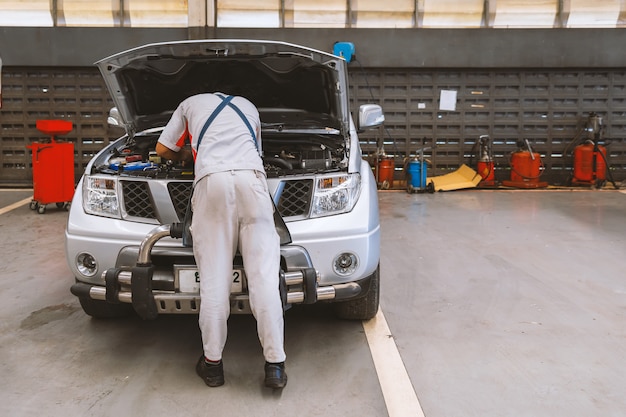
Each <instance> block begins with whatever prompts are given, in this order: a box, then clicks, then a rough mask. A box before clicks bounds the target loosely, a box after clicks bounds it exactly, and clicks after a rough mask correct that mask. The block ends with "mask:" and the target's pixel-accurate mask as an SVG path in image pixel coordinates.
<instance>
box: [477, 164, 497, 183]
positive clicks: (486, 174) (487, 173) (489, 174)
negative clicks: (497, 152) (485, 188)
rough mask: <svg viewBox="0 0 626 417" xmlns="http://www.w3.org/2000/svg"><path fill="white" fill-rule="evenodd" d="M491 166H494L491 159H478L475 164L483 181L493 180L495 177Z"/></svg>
mask: <svg viewBox="0 0 626 417" xmlns="http://www.w3.org/2000/svg"><path fill="white" fill-rule="evenodd" d="M493 168H494V163H493V161H491V162H489V161H487V162H485V161H478V164H477V165H476V169H477V171H478V174H479V175H480V176H481V178H482V179H483V181H494V180H495V179H496V174H495V172H494V170H493Z"/></svg>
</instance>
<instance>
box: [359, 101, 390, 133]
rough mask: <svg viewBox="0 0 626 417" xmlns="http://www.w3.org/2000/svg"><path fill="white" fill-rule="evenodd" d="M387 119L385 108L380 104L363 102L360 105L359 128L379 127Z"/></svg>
mask: <svg viewBox="0 0 626 417" xmlns="http://www.w3.org/2000/svg"><path fill="white" fill-rule="evenodd" d="M384 121H385V115H384V114H383V109H382V108H381V107H380V106H379V105H378V104H363V105H362V106H361V107H359V120H358V123H359V126H358V129H359V130H363V129H371V128H373V127H378V126H380V125H382V124H383V122H384Z"/></svg>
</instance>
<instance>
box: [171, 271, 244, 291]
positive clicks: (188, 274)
mask: <svg viewBox="0 0 626 417" xmlns="http://www.w3.org/2000/svg"><path fill="white" fill-rule="evenodd" d="M174 271H175V274H176V277H177V278H178V285H177V287H178V290H179V291H180V292H185V293H199V292H200V273H199V272H198V269H197V268H194V267H184V266H183V267H180V266H179V267H174ZM243 275H244V274H243V271H242V270H240V269H235V270H233V281H232V283H231V286H230V292H231V293H240V292H242V291H243Z"/></svg>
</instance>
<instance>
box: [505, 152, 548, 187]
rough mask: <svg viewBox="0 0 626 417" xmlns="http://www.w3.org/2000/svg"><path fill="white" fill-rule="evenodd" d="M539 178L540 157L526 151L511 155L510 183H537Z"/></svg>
mask: <svg viewBox="0 0 626 417" xmlns="http://www.w3.org/2000/svg"><path fill="white" fill-rule="evenodd" d="M540 176H541V155H539V154H538V153H535V152H533V153H532V156H531V153H530V152H528V151H519V152H514V153H513V155H511V181H516V182H517V181H531V182H533V181H538V180H539V177H540Z"/></svg>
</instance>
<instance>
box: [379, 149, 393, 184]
mask: <svg viewBox="0 0 626 417" xmlns="http://www.w3.org/2000/svg"><path fill="white" fill-rule="evenodd" d="M395 168H396V167H395V163H394V161H393V158H392V157H381V159H380V160H379V161H378V178H377V180H378V184H379V185H380V187H381V188H382V189H389V188H392V187H393V174H394V171H395Z"/></svg>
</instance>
